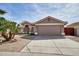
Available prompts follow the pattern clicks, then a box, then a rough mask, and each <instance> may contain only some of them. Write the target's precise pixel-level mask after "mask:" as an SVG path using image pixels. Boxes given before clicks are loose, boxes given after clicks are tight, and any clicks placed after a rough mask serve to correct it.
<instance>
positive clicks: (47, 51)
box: [21, 36, 79, 56]
mask: <svg viewBox="0 0 79 59" xmlns="http://www.w3.org/2000/svg"><path fill="white" fill-rule="evenodd" d="M21 52H25V53H31V55H38V56H39V55H49V56H50V55H52V56H53V55H68V56H69V55H71V56H72V55H79V43H78V42H76V41H73V40H71V39H69V38H66V37H63V36H62V37H60V36H36V37H35V38H34V39H33V40H32V41H31V42H30V43H29V44H28V45H27V46H26V47H25V48H24V49H23V50H22V51H21Z"/></svg>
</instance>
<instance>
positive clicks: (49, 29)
mask: <svg viewBox="0 0 79 59" xmlns="http://www.w3.org/2000/svg"><path fill="white" fill-rule="evenodd" d="M64 25H65V22H64V21H61V20H59V19H56V18H54V17H51V16H48V17H45V18H43V19H41V20H39V21H37V22H35V23H33V24H31V23H29V24H28V22H24V23H23V26H24V28H25V29H26V27H28V28H29V29H28V30H29V32H33V33H35V32H37V33H38V35H62V34H63V33H64ZM28 30H27V29H26V31H28Z"/></svg>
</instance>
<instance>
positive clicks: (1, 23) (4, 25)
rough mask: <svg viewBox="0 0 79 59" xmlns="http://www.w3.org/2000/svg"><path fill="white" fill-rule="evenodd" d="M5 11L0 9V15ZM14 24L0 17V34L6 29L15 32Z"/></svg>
mask: <svg viewBox="0 0 79 59" xmlns="http://www.w3.org/2000/svg"><path fill="white" fill-rule="evenodd" d="M5 13H6V11H4V10H2V9H0V15H3V14H5ZM16 24H17V23H16V22H13V21H10V20H7V19H5V18H4V17H0V32H3V31H6V29H10V30H11V31H12V32H17V27H16Z"/></svg>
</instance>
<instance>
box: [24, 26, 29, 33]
mask: <svg viewBox="0 0 79 59" xmlns="http://www.w3.org/2000/svg"><path fill="white" fill-rule="evenodd" d="M24 33H29V26H28V25H25V27H24Z"/></svg>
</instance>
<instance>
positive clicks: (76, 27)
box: [67, 22, 79, 36]
mask: <svg viewBox="0 0 79 59" xmlns="http://www.w3.org/2000/svg"><path fill="white" fill-rule="evenodd" d="M67 27H68V28H74V34H75V35H76V36H79V22H75V23H72V24H70V25H68V26H67Z"/></svg>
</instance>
